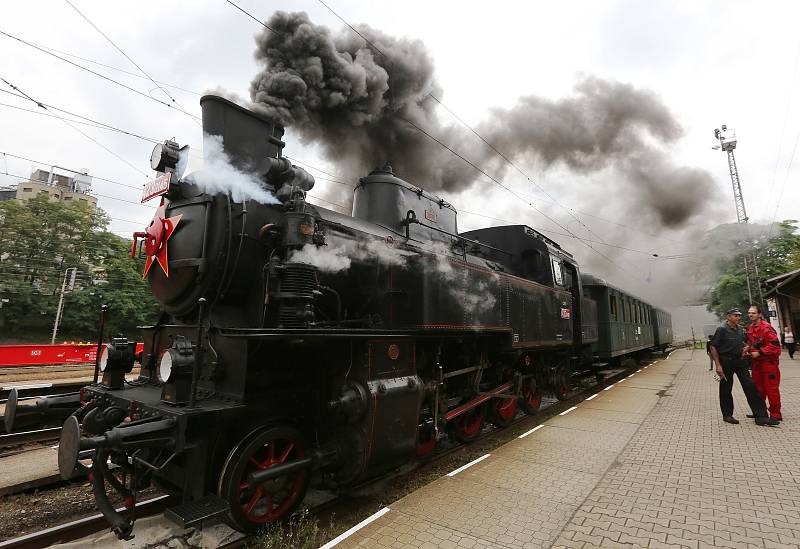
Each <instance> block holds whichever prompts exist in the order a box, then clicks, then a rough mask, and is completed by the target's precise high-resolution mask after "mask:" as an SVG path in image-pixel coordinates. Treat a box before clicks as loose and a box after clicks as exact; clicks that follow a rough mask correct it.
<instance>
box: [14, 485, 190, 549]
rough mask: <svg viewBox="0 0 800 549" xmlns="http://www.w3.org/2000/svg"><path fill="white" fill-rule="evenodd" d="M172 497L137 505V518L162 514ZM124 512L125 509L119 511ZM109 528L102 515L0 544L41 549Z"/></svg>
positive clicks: (19, 548)
mask: <svg viewBox="0 0 800 549" xmlns="http://www.w3.org/2000/svg"><path fill="white" fill-rule="evenodd" d="M171 498H172V496H166V495H165V496H158V497H155V498H152V499H149V500H146V501H141V502H138V503H137V504H136V516H137V517H139V518H143V517H147V516H151V515H155V514H157V513H161V512H162V511H164V509H166V508H167V507H169V506H170V505H171V504H172V503H174V500H173V499H171ZM117 511H119V512H123V511H124V508H119V509H117ZM107 528H108V523H107V522H106V519H105V518H104V517H103V515H101V514H100V513H98V514H96V515H92V516H89V517H86V518H82V519H78V520H73V521H71V522H67V523H66V524H61V525H59V526H53V527H52V528H46V529H44V530H41V531H39V532H34V533H32V534H27V535H25V536H20V537H18V538H13V539H9V540H6V541H4V542H0V549H12V548H13V549H39V548H40V547H49V546H50V545H53V544H55V543H66V542H69V541H75V540H77V539H80V538H82V537H85V536H90V535H92V534H96V533H97V532H102V531H103V530H104V529H107Z"/></svg>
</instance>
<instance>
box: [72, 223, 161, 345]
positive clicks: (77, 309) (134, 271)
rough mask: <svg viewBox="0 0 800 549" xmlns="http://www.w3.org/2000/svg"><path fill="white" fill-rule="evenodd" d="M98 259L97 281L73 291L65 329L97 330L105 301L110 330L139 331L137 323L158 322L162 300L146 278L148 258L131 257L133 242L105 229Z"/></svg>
mask: <svg viewBox="0 0 800 549" xmlns="http://www.w3.org/2000/svg"><path fill="white" fill-rule="evenodd" d="M98 236H99V239H98V249H99V251H100V252H102V255H101V256H100V257H99V259H98V260H97V262H96V263H95V266H94V269H93V272H94V274H95V276H96V278H95V280H94V284H92V285H91V286H86V287H84V288H82V289H81V290H80V291H77V292H74V293H71V294H69V295H68V296H67V299H66V300H65V303H66V305H65V307H64V320H63V324H64V327H65V330H68V331H70V332H74V333H76V334H92V335H94V333H95V332H96V331H97V322H98V315H99V311H100V307H101V305H107V306H108V314H107V315H106V318H107V330H106V333H107V334H116V333H121V334H124V335H126V336H128V337H129V338H133V337H135V336H137V335H138V330H137V326H141V325H143V324H151V323H153V322H155V320H156V316H157V315H158V304H157V303H156V300H155V299H154V298H153V294H152V293H151V292H150V289H149V287H148V285H147V282H146V281H145V280H143V279H142V274H141V273H142V271H143V270H144V260H143V259H140V258H136V259H131V257H130V249H131V242H130V241H128V240H124V239H122V238H120V237H118V236H116V235H114V234H112V233H101V234H100V235H98Z"/></svg>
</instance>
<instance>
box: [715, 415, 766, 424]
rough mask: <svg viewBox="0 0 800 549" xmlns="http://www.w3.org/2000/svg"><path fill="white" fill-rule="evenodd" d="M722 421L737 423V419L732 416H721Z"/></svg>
mask: <svg viewBox="0 0 800 549" xmlns="http://www.w3.org/2000/svg"><path fill="white" fill-rule="evenodd" d="M722 421H724V422H725V423H733V424H734V425H739V420H738V419H736V418H735V417H733V416H725V417H723V418H722ZM765 421H766V420H765Z"/></svg>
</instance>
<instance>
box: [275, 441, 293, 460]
mask: <svg viewBox="0 0 800 549" xmlns="http://www.w3.org/2000/svg"><path fill="white" fill-rule="evenodd" d="M292 450H294V443H293V442H290V443H289V444H288V446H286V449H285V450H284V451H283V452H281V455H280V456H278V460H277V463H283V462H284V461H286V458H287V457H289V452H291V451H292Z"/></svg>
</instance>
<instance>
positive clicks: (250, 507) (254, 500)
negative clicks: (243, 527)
mask: <svg viewBox="0 0 800 549" xmlns="http://www.w3.org/2000/svg"><path fill="white" fill-rule="evenodd" d="M263 493H264V492H263V491H262V490H261V488H256V492H255V493H254V494H253V497H251V498H250V501H248V502H247V505H245V506H244V514H245V515H249V514H250V513H252V512H253V507H255V506H256V503H258V500H260V499H261V496H262V495H263Z"/></svg>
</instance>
